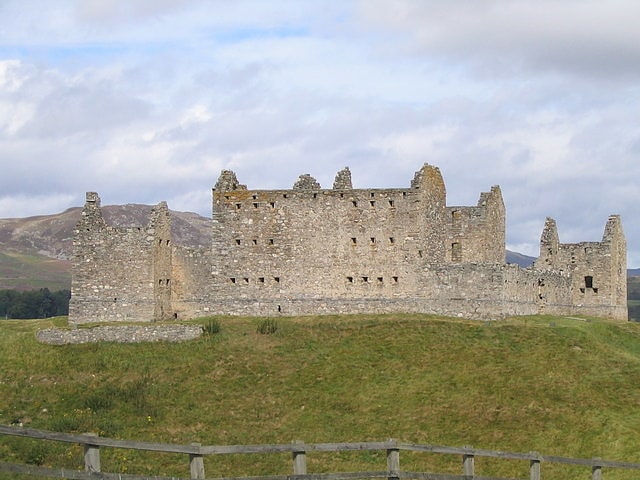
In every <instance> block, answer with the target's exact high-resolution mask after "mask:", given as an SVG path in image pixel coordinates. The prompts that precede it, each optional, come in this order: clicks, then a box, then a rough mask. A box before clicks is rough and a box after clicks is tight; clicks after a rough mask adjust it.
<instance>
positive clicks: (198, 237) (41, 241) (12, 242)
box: [0, 204, 211, 290]
mask: <svg viewBox="0 0 640 480" xmlns="http://www.w3.org/2000/svg"><path fill="white" fill-rule="evenodd" d="M152 208H153V207H151V206H149V205H137V204H129V205H108V206H105V207H103V208H102V213H103V215H104V218H105V221H106V222H107V223H108V224H109V225H114V226H122V227H126V226H143V225H146V224H147V222H148V219H149V213H150V212H151V209H152ZM81 213H82V208H78V207H76V208H70V209H68V210H66V211H64V212H62V213H58V214H54V215H41V216H37V217H28V218H8V219H0V289H16V290H30V289H37V288H44V287H46V288H49V289H50V290H59V289H62V288H70V286H71V262H70V260H71V255H72V249H73V230H74V228H75V225H76V224H77V223H78V220H80V216H81ZM171 213H172V225H173V229H172V237H173V242H174V243H176V244H178V245H185V246H190V247H196V246H199V245H203V246H204V245H210V243H211V242H210V240H209V238H210V230H211V221H210V220H209V219H207V218H205V217H202V216H200V215H198V214H196V213H190V212H174V211H172V212H171Z"/></svg>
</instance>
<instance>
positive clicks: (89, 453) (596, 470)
mask: <svg viewBox="0 0 640 480" xmlns="http://www.w3.org/2000/svg"><path fill="white" fill-rule="evenodd" d="M0 434H2V435H12V436H20V437H29V438H33V439H40V440H45V441H57V442H66V443H74V444H80V445H83V447H84V465H85V469H84V471H80V470H70V469H63V468H49V467H38V466H34V465H24V464H15V463H7V462H0V471H4V472H9V473H15V474H25V475H30V476H43V477H50V478H67V479H75V480H95V479H98V478H99V479H105V480H116V479H117V480H152V479H154V480H169V479H170V478H171V480H177V479H176V477H161V476H142V475H133V474H124V473H105V472H102V471H101V469H100V449H101V448H103V447H107V448H120V449H132V450H146V451H154V452H164V453H181V454H184V455H185V457H186V456H188V459H189V466H190V471H191V476H190V478H191V479H198V480H199V479H204V478H206V476H205V470H204V456H205V455H228V454H256V453H257V454H273V453H283V452H284V453H291V458H292V471H293V474H292V475H291V474H289V475H287V474H283V475H270V476H254V477H217V478H218V480H241V479H242V480H354V479H369V478H382V479H387V480H399V479H405V478H406V479H415V480H513V479H504V478H496V477H483V476H476V474H475V465H474V463H475V462H474V460H475V458H477V457H486V458H497V459H502V460H517V461H523V462H528V465H529V479H530V480H540V478H541V466H542V464H544V463H560V464H569V465H578V466H581V467H584V468H585V478H587V477H588V474H589V473H590V474H591V479H592V480H603V478H604V476H603V469H605V468H607V469H628V470H640V464H637V463H627V462H614V461H607V460H602V459H598V458H594V459H579V458H566V457H557V456H549V455H540V454H538V453H533V452H532V453H512V452H500V451H492V450H482V449H477V448H471V447H465V448H458V447H443V446H437V445H423V444H411V443H399V442H397V441H395V440H388V441H386V442H360V443H313V444H306V443H303V442H300V441H297V442H293V443H291V444H280V445H212V446H205V445H201V444H199V443H192V444H191V445H171V444H162V443H149V442H132V441H127V440H115V439H111V438H104V437H99V436H97V435H92V434H85V435H72V434H68V433H57V432H48V431H43V430H35V429H29V428H22V427H9V426H3V425H0ZM345 451H386V458H387V465H386V469H385V470H380V471H369V472H341V473H317V474H313V473H308V472H307V461H306V459H307V454H308V453H312V452H345ZM401 451H411V452H426V453H435V454H447V455H459V456H460V459H461V470H462V472H461V474H460V475H452V474H445V473H427V472H407V471H402V470H401V469H400V452H401ZM589 470H590V472H589ZM185 471H186V458H185ZM185 478H186V477H185ZM210 478H216V477H210Z"/></svg>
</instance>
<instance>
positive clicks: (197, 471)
mask: <svg viewBox="0 0 640 480" xmlns="http://www.w3.org/2000/svg"><path fill="white" fill-rule="evenodd" d="M191 445H192V446H193V447H200V445H201V444H200V443H192V444H191ZM198 450H199V449H198ZM189 468H190V470H191V478H195V479H203V478H205V475H204V458H203V457H202V455H201V454H199V453H190V454H189Z"/></svg>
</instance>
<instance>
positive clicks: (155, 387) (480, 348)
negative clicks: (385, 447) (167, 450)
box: [0, 315, 640, 479]
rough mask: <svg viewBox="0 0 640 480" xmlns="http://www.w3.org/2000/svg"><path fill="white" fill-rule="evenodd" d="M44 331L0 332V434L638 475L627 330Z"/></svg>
mask: <svg viewBox="0 0 640 480" xmlns="http://www.w3.org/2000/svg"><path fill="white" fill-rule="evenodd" d="M51 322H52V321H51V320H49V321H22V322H19V321H3V322H0V365H1V368H0V372H1V373H0V423H3V424H9V423H11V421H14V420H16V421H17V420H22V421H23V422H25V423H26V424H27V426H30V427H34V428H43V429H50V430H60V431H76V432H86V431H95V432H100V434H102V435H105V436H111V437H117V438H126V439H139V440H145V441H159V442H166V443H181V444H187V443H191V442H196V441H197V442H201V443H203V444H248V443H289V442H290V441H292V440H296V439H299V440H303V441H305V442H339V441H345V442H346V441H366V440H372V441H373V440H385V439H387V438H390V437H393V438H396V439H398V440H401V441H407V442H415V443H431V444H442V445H452V446H464V445H473V446H475V447H478V448H487V449H499V450H509V451H522V452H527V451H532V450H533V451H539V452H541V453H543V454H549V455H564V456H575V457H586V458H588V457H592V456H599V457H603V458H607V459H618V460H626V461H634V462H639V463H640V454H639V453H638V450H637V432H638V431H640V414H639V413H638V412H639V408H638V407H639V406H640V383H639V382H638V381H637V380H638V378H639V376H640V325H639V324H635V323H622V324H620V323H615V324H614V323H608V322H603V321H596V320H594V321H590V322H587V321H581V320H570V319H557V318H550V317H535V318H526V319H525V318H521V319H517V320H513V321H506V322H492V323H491V324H487V323H479V322H467V321H459V320H450V319H438V318H434V317H424V316H417V315H414V316H408V315H405V316H398V315H389V316H370V317H365V316H358V317H317V318H311V317H307V318H300V319H285V318H282V319H278V326H279V328H278V331H277V333H276V334H274V335H260V334H257V333H256V326H257V323H258V320H256V319H239V318H233V319H231V318H222V319H220V324H221V326H222V331H221V333H219V334H216V335H215V336H213V337H212V338H211V339H202V340H198V341H194V342H189V343H183V344H141V345H113V344H98V345H79V346H64V347H53V346H44V345H39V344H37V343H36V341H35V339H34V332H35V330H37V329H38V328H43V327H44V326H47V325H49V324H50V323H51ZM57 322H58V323H59V324H62V321H61V320H58V321H57ZM81 458H82V453H81V451H80V447H78V446H68V445H54V446H46V447H43V446H42V444H35V443H33V442H28V441H26V440H23V439H12V438H10V439H7V438H0V459H11V460H16V461H26V460H28V461H38V462H44V463H45V464H52V465H57V466H60V465H61V464H64V465H67V466H69V467H79V466H80V462H81ZM307 462H308V467H309V471H310V472H319V471H326V470H328V469H330V468H331V467H332V465H333V466H335V465H334V464H335V462H338V463H340V467H341V468H354V469H355V468H358V469H365V470H378V469H383V468H384V465H385V459H384V454H383V453H380V454H371V453H369V454H363V453H355V454H354V453H351V454H344V455H340V456H339V460H335V461H334V462H333V464H332V461H331V460H330V458H329V456H328V455H321V454H315V455H310V456H309V459H308V461H307ZM401 464H402V467H403V468H404V469H409V470H410V469H414V468H415V469H420V470H423V469H432V470H433V469H435V468H439V469H441V468H444V469H447V470H449V471H451V472H452V473H459V472H460V459H459V458H450V457H440V456H435V455H434V456H428V455H427V456H425V455H422V456H418V455H409V454H406V453H405V452H403V453H402V454H401ZM205 465H206V468H207V472H208V473H209V474H210V475H211V476H214V475H216V476H217V475H240V474H262V473H290V470H291V467H290V458H289V456H287V455H283V456H280V457H278V456H276V457H270V456H269V457H252V458H250V459H246V458H241V457H228V458H227V457H225V458H216V459H211V458H206V459H205ZM476 466H477V470H478V472H479V473H480V474H483V475H488V474H494V473H495V474H501V475H509V476H520V477H523V478H524V477H527V465H525V464H523V463H514V464H510V463H504V462H488V461H485V460H480V459H478V460H477V461H476ZM103 470H104V471H113V470H120V471H129V472H140V473H147V472H149V473H156V474H164V475H169V474H173V475H182V476H186V475H188V462H187V460H185V459H184V458H182V457H179V456H173V455H155V456H154V455H153V454H149V453H135V452H126V451H117V450H116V451H113V450H112V451H108V450H107V451H105V452H104V453H103ZM214 471H215V474H214V473H213V472H214ZM543 474H544V475H545V478H554V475H558V477H556V478H564V479H570V478H586V477H587V476H588V470H584V469H581V470H571V469H563V470H559V469H556V468H555V467H554V468H549V467H548V466H543ZM585 474H586V476H585ZM606 478H607V479H611V478H634V477H633V476H632V475H629V476H624V475H618V476H614V475H612V474H611V473H607V475H606Z"/></svg>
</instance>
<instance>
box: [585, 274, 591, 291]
mask: <svg viewBox="0 0 640 480" xmlns="http://www.w3.org/2000/svg"><path fill="white" fill-rule="evenodd" d="M584 286H585V288H593V277H592V276H591V275H587V276H585V277H584Z"/></svg>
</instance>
